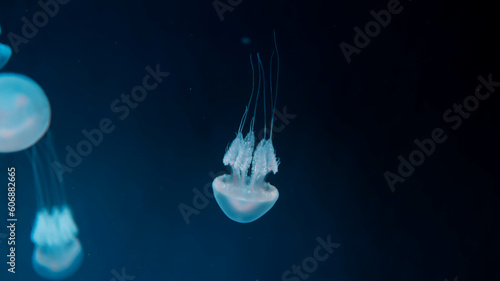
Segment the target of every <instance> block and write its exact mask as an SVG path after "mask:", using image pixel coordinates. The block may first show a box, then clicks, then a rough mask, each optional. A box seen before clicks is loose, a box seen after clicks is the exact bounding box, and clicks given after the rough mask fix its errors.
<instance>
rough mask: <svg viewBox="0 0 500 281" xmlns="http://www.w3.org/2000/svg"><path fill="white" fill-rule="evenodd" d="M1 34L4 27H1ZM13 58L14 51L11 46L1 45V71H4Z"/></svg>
mask: <svg viewBox="0 0 500 281" xmlns="http://www.w3.org/2000/svg"><path fill="white" fill-rule="evenodd" d="M1 34H2V27H1V26H0V35H1ZM11 56H12V49H11V48H10V47H9V46H7V45H4V44H2V43H0V69H2V68H3V67H4V66H5V65H6V64H7V62H8V61H9V59H10V57H11Z"/></svg>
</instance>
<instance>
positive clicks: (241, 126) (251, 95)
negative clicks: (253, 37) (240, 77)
mask: <svg viewBox="0 0 500 281" xmlns="http://www.w3.org/2000/svg"><path fill="white" fill-rule="evenodd" d="M250 66H251V67H252V93H251V94H250V99H249V100H248V105H247V106H246V108H245V113H243V117H241V121H240V127H239V128H238V133H241V131H242V130H243V126H244V125H245V122H246V120H247V115H248V108H249V107H250V103H251V102H252V97H253V92H254V89H255V70H254V67H253V59H252V54H250Z"/></svg>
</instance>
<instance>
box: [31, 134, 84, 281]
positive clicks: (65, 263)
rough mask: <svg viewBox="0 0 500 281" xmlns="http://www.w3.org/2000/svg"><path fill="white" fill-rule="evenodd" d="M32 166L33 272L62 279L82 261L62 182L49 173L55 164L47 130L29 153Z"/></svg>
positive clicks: (44, 276)
mask: <svg viewBox="0 0 500 281" xmlns="http://www.w3.org/2000/svg"><path fill="white" fill-rule="evenodd" d="M28 155H29V158H30V160H31V163H32V165H33V172H34V178H35V189H36V197H37V214H36V218H35V224H34V226H33V230H32V232H31V241H32V242H33V243H34V244H35V249H34V251H33V256H32V263H33V269H34V270H35V272H36V273H37V274H38V275H40V276H41V277H43V278H45V279H49V280H62V279H65V278H68V277H70V276H71V275H73V274H74V273H75V272H76V271H77V270H78V268H79V267H80V265H81V264H82V261H83V249H82V245H81V244H80V241H79V239H78V227H77V226H76V223H75V221H74V219H73V215H72V213H71V209H70V208H69V206H68V204H67V202H66V198H65V190H64V185H63V183H62V181H61V182H60V181H59V180H58V178H57V176H56V174H55V173H54V171H53V170H52V168H51V167H52V166H51V165H52V164H51V163H54V161H58V159H57V154H56V152H55V149H54V146H53V144H52V137H51V134H50V131H49V132H48V133H47V135H46V136H45V137H44V138H43V139H41V140H40V141H39V142H38V143H37V144H36V145H34V146H33V147H32V148H31V150H30V151H29V153H28Z"/></svg>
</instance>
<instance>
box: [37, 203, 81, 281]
mask: <svg viewBox="0 0 500 281" xmlns="http://www.w3.org/2000/svg"><path fill="white" fill-rule="evenodd" d="M77 235H78V228H77V226H76V224H75V222H74V220H73V216H72V214H71V211H70V209H69V208H68V206H66V205H64V206H61V207H54V208H52V211H50V212H49V210H48V209H42V210H40V211H38V213H37V215H36V219H35V226H34V227H33V231H32V232H31V241H33V243H35V250H34V251H33V257H32V262H33V269H34V270H35V272H36V273H37V274H38V275H40V276H41V277H43V278H45V279H49V280H62V279H65V278H68V277H70V276H71V275H73V274H74V273H75V272H76V271H77V270H78V268H79V267H80V265H81V264H82V261H83V250H82V245H81V244H80V241H79V240H78V238H77Z"/></svg>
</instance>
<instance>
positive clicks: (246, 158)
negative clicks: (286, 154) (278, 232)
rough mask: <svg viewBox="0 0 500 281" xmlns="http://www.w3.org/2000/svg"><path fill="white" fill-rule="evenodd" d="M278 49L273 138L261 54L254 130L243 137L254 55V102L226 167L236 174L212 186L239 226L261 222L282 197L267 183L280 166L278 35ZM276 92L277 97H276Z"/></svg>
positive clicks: (221, 178) (228, 151)
mask: <svg viewBox="0 0 500 281" xmlns="http://www.w3.org/2000/svg"><path fill="white" fill-rule="evenodd" d="M274 48H275V49H274V51H273V54H272V55H271V67H270V69H271V73H270V78H271V79H270V92H271V93H270V96H271V105H272V110H273V111H272V117H271V130H270V133H269V138H268V139H266V131H267V130H266V121H267V120H266V91H265V90H266V85H265V72H264V67H263V66H262V61H261V59H260V56H259V54H257V61H258V74H259V84H258V87H257V95H256V98H255V107H254V116H253V117H252V119H251V121H250V130H249V132H248V133H247V135H246V136H245V137H244V138H243V133H242V132H243V128H244V126H245V123H246V118H247V115H248V109H249V107H250V104H251V102H252V99H253V95H254V91H255V74H254V73H255V71H254V67H253V60H252V56H251V55H250V64H251V66H252V76H253V78H252V81H253V82H252V83H253V84H252V93H251V95H250V101H249V102H248V105H247V107H246V109H245V112H244V114H243V117H242V118H241V121H240V126H239V129H238V132H237V134H236V138H235V139H234V140H233V142H232V143H231V144H230V145H229V147H228V148H227V149H226V153H225V155H224V158H223V163H224V165H226V166H230V167H231V171H232V174H231V175H222V176H219V177H217V178H215V179H214V181H213V183H212V187H213V190H214V196H215V199H216V201H217V203H218V204H219V206H220V208H221V209H222V211H223V212H224V214H226V216H227V217H229V218H230V219H232V220H234V221H236V222H239V223H249V222H253V221H255V220H257V219H259V218H260V217H262V216H263V215H264V214H265V213H267V212H268V211H269V210H270V209H271V208H272V207H273V206H274V204H275V203H276V201H277V200H278V197H279V192H278V189H276V187H274V186H273V185H271V184H269V183H268V182H266V181H265V178H266V176H267V175H268V174H269V173H270V172H273V174H276V173H277V172H278V165H279V161H278V159H277V158H276V153H275V150H274V146H273V141H272V133H273V130H272V126H273V123H274V111H275V108H276V100H277V94H278V76H279V54H278V47H277V45H276V34H274ZM274 53H276V58H277V74H276V85H275V87H274V88H273V84H272V80H273V77H272V63H273V56H274ZM261 85H262V92H263V96H264V97H263V103H264V138H263V139H262V140H261V141H260V142H259V144H258V145H257V147H255V133H254V125H255V115H256V112H257V104H258V101H259V94H260V92H261ZM273 93H274V95H275V96H274V98H273Z"/></svg>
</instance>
